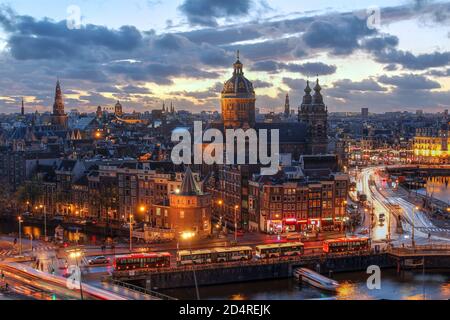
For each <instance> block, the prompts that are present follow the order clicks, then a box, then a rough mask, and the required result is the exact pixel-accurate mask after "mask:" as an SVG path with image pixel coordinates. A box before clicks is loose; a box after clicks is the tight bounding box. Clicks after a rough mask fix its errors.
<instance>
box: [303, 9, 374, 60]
mask: <svg viewBox="0 0 450 320" xmlns="http://www.w3.org/2000/svg"><path fill="white" fill-rule="evenodd" d="M374 33H375V31H374V30H371V29H369V28H368V27H367V21H366V19H359V18H358V17H357V16H355V15H352V14H342V15H336V16H334V17H330V19H328V20H319V19H318V20H317V21H314V22H313V23H311V24H310V25H309V27H308V29H307V30H306V32H305V33H304V34H303V36H302V39H303V41H304V42H305V43H306V44H307V45H308V46H309V47H310V48H313V49H329V50H330V51H331V52H332V53H333V54H337V55H341V54H350V53H352V52H353V51H354V50H355V49H357V48H359V40H360V39H362V38H364V37H366V36H369V35H372V34H374Z"/></svg>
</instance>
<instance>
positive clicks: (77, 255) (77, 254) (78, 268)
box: [69, 250, 84, 300]
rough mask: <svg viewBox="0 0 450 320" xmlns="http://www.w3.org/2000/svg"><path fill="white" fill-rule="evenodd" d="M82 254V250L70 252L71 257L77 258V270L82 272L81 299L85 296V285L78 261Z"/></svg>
mask: <svg viewBox="0 0 450 320" xmlns="http://www.w3.org/2000/svg"><path fill="white" fill-rule="evenodd" d="M81 255H82V253H81V251H79V250H76V251H73V252H71V253H70V254H69V257H70V258H72V259H75V263H76V265H77V271H79V272H80V278H79V282H80V298H81V300H84V297H83V285H82V283H81V269H80V264H79V263H78V258H80V257H81Z"/></svg>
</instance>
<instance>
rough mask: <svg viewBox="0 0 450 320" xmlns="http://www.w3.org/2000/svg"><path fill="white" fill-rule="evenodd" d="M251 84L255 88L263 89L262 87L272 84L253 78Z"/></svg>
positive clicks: (269, 86) (268, 86)
mask: <svg viewBox="0 0 450 320" xmlns="http://www.w3.org/2000/svg"><path fill="white" fill-rule="evenodd" d="M253 86H254V87H255V89H260V88H261V89H264V88H271V87H272V86H273V85H272V83H270V82H267V81H262V80H255V81H253Z"/></svg>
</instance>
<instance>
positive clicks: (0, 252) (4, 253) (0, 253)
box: [0, 250, 15, 257]
mask: <svg viewBox="0 0 450 320" xmlns="http://www.w3.org/2000/svg"><path fill="white" fill-rule="evenodd" d="M14 253H15V251H14V250H0V257H9V256H12V255H14Z"/></svg>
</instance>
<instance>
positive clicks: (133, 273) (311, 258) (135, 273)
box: [113, 251, 383, 278]
mask: <svg viewBox="0 0 450 320" xmlns="http://www.w3.org/2000/svg"><path fill="white" fill-rule="evenodd" d="M374 254H375V253H373V252H368V251H365V252H352V253H342V254H339V253H337V254H323V253H322V254H319V255H307V256H300V257H299V256H295V257H284V258H272V259H263V260H247V261H235V262H225V263H211V264H198V265H189V266H177V267H170V268H158V269H145V270H127V271H115V272H114V273H113V276H114V277H117V278H122V277H123V278H127V277H131V278H134V277H139V276H148V275H149V274H150V273H155V274H164V273H174V272H190V271H193V270H195V271H202V270H211V269H226V268H235V267H245V266H265V265H274V264H290V263H302V264H307V263H314V262H317V261H318V260H319V261H322V260H325V259H333V258H346V257H355V256H359V257H362V256H370V255H374ZM378 254H383V252H381V253H378Z"/></svg>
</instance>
